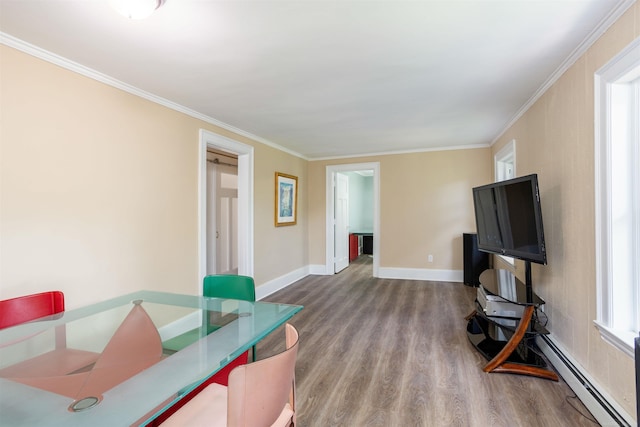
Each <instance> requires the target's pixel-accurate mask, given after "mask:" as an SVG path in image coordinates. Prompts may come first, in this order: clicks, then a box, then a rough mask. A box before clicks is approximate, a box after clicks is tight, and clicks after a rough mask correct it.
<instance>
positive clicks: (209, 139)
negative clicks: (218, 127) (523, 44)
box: [198, 129, 254, 292]
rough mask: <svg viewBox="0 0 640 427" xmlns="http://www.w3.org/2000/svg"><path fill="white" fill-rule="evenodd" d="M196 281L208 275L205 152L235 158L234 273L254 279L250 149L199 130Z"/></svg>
mask: <svg viewBox="0 0 640 427" xmlns="http://www.w3.org/2000/svg"><path fill="white" fill-rule="evenodd" d="M198 144H199V146H198V154H199V155H198V260H199V261H198V280H199V286H198V288H199V289H200V292H202V279H203V278H204V276H206V274H207V259H208V252H209V251H208V250H207V194H208V193H209V191H210V190H211V189H210V188H208V187H209V186H208V185H207V150H208V149H209V150H214V151H218V152H223V153H227V154H231V155H232V156H237V160H238V171H237V174H238V175H237V187H238V196H237V242H238V243H237V248H235V250H234V252H235V253H236V254H237V273H238V274H241V275H245V276H252V277H253V269H254V267H253V266H254V261H253V161H254V160H253V147H252V146H250V145H247V144H243V143H241V142H238V141H235V140H233V139H231V138H227V137H225V136H222V135H218V134H216V133H213V132H210V131H207V130H204V129H201V130H200V138H199V141H198Z"/></svg>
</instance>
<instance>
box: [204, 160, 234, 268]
mask: <svg viewBox="0 0 640 427" xmlns="http://www.w3.org/2000/svg"><path fill="white" fill-rule="evenodd" d="M206 274H207V275H209V274H238V156H236V155H234V154H229V153H224V152H221V151H215V150H212V149H208V150H207V271H206Z"/></svg>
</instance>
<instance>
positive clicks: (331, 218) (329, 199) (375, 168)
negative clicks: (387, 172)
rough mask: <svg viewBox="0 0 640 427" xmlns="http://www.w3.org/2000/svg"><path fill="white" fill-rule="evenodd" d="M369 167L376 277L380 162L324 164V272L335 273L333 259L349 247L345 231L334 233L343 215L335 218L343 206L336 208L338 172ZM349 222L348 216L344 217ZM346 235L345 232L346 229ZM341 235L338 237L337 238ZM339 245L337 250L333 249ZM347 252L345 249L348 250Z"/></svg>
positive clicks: (361, 169)
mask: <svg viewBox="0 0 640 427" xmlns="http://www.w3.org/2000/svg"><path fill="white" fill-rule="evenodd" d="M362 171H368V172H369V174H370V175H371V176H372V179H373V230H372V231H373V233H372V234H373V239H372V240H373V277H378V270H379V267H380V257H379V253H380V243H379V237H380V163H378V162H372V163H353V164H345V165H328V166H327V168H326V185H325V188H326V224H327V226H326V258H325V274H334V273H335V272H336V271H339V267H340V266H338V268H336V263H337V262H338V260H339V258H341V257H342V255H341V253H342V252H341V250H343V249H344V248H345V245H347V246H346V247H348V243H346V242H344V240H343V239H344V234H345V233H342V232H340V233H336V225H337V224H338V223H339V222H340V223H343V222H344V219H342V220H341V219H340V218H336V213H338V215H339V214H340V212H343V211H344V209H339V210H337V209H336V206H337V205H338V204H337V202H336V200H337V193H336V191H337V190H336V189H337V182H338V175H344V174H347V173H348V172H362ZM346 222H347V224H348V220H346ZM346 235H347V238H348V233H346ZM337 239H340V240H337ZM336 245H338V250H336ZM347 253H348V250H347Z"/></svg>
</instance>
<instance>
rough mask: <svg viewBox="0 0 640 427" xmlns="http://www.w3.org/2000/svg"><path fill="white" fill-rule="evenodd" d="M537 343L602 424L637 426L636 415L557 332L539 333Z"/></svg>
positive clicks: (606, 425) (607, 425)
mask: <svg viewBox="0 0 640 427" xmlns="http://www.w3.org/2000/svg"><path fill="white" fill-rule="evenodd" d="M536 344H538V347H540V349H541V350H542V352H543V353H544V355H545V356H546V357H547V359H549V361H550V362H551V364H552V365H553V367H554V368H555V370H556V371H557V372H558V374H560V376H561V377H562V379H563V380H564V381H565V382H566V383H567V385H568V386H569V387H571V390H573V392H574V393H575V394H576V396H578V399H580V401H581V402H582V403H583V404H584V406H586V407H587V409H588V410H589V412H591V414H592V415H593V416H594V417H595V419H596V420H598V422H599V423H600V425H602V426H605V427H609V426H629V427H630V426H633V425H636V422H635V421H634V419H633V417H631V415H629V414H628V413H627V412H626V411H625V410H624V409H622V407H621V406H620V405H619V404H618V403H617V402H616V401H615V400H614V399H613V398H612V397H611V395H609V394H608V393H607V392H606V391H604V389H603V388H602V386H601V385H600V384H598V383H597V382H596V381H595V380H594V379H593V378H592V377H591V376H590V375H589V374H588V373H587V372H586V370H585V369H584V368H583V367H582V365H580V364H579V363H578V362H577V361H576V360H575V359H574V358H573V357H572V356H571V355H570V354H569V352H568V351H567V350H566V349H565V348H564V347H562V345H561V344H559V343H558V342H557V341H556V340H555V339H554V338H553V336H552V335H551V334H550V335H544V336H538V338H537V339H536Z"/></svg>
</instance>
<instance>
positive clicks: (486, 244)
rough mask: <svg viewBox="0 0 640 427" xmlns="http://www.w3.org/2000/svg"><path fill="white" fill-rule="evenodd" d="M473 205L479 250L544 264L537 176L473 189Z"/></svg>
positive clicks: (544, 253) (544, 252)
mask: <svg viewBox="0 0 640 427" xmlns="http://www.w3.org/2000/svg"><path fill="white" fill-rule="evenodd" d="M473 203H474V208H475V216H476V229H477V232H478V249H479V250H481V251H483V252H489V253H494V254H499V255H504V256H509V257H513V258H518V259H522V260H524V261H529V262H535V263H538V264H546V263H547V251H546V248H545V244H544V230H543V227H542V210H541V207H540V193H539V191H538V175H537V174H532V175H527V176H523V177H519V178H514V179H510V180H507V181H501V182H495V183H492V184H488V185H483V186H481V187H475V188H474V189H473Z"/></svg>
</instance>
